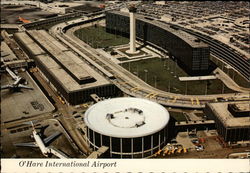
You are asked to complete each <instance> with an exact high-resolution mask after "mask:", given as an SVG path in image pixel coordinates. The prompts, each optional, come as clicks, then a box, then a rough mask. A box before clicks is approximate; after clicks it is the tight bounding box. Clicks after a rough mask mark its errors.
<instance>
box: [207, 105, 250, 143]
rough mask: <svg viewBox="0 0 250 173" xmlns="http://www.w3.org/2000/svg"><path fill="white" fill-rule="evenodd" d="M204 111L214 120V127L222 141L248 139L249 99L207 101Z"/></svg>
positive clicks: (249, 128) (249, 134) (249, 136)
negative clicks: (220, 101) (218, 101)
mask: <svg viewBox="0 0 250 173" xmlns="http://www.w3.org/2000/svg"><path fill="white" fill-rule="evenodd" d="M204 112H205V114H206V115H207V116H209V117H211V118H212V119H214V120H215V127H216V129H217V131H218V134H219V135H220V136H221V137H222V138H223V139H224V141H226V142H229V143H231V142H237V141H249V140H250V117H249V115H250V110H249V101H230V102H223V103H208V104H206V107H205V110H204Z"/></svg>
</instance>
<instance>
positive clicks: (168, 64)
mask: <svg viewBox="0 0 250 173" xmlns="http://www.w3.org/2000/svg"><path fill="white" fill-rule="evenodd" d="M169 61H170V60H169V57H168V68H167V69H168V70H169Z"/></svg>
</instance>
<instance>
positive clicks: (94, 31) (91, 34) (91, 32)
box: [74, 25, 129, 48]
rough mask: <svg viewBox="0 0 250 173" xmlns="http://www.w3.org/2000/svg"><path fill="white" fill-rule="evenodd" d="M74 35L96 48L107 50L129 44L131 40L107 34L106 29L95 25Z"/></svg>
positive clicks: (77, 31)
mask: <svg viewBox="0 0 250 173" xmlns="http://www.w3.org/2000/svg"><path fill="white" fill-rule="evenodd" d="M74 34H75V35H76V36H77V37H78V38H80V39H81V40H83V41H84V42H86V43H88V44H89V45H90V46H92V47H94V48H105V47H110V46H117V45H123V44H127V43H129V39H128V38H126V37H122V36H120V35H115V34H110V33H108V32H106V29H105V27H102V26H98V25H94V26H90V27H86V28H82V29H79V30H76V31H75V32H74Z"/></svg>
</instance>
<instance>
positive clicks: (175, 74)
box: [174, 60, 177, 78]
mask: <svg viewBox="0 0 250 173" xmlns="http://www.w3.org/2000/svg"><path fill="white" fill-rule="evenodd" d="M176 64H177V62H176V60H175V61H174V77H175V78H176V77H177V76H176Z"/></svg>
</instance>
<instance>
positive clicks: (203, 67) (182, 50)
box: [106, 11, 210, 75]
mask: <svg viewBox="0 0 250 173" xmlns="http://www.w3.org/2000/svg"><path fill="white" fill-rule="evenodd" d="M106 29H107V31H108V32H113V33H117V34H123V35H126V36H128V35H129V16H128V13H124V12H119V11H111V12H107V13H106ZM136 36H137V39H139V40H142V41H143V42H145V43H148V44H151V45H152V46H155V47H157V48H159V49H164V50H167V51H168V52H169V55H170V56H171V57H174V58H175V60H176V61H177V63H178V64H179V65H180V66H181V67H182V68H183V69H184V70H185V71H186V72H187V73H189V74H190V75H203V74H207V73H209V71H208V70H209V63H210V61H209V56H210V48H209V46H208V45H207V44H205V43H203V42H202V41H200V40H198V39H197V38H195V37H194V36H192V35H190V34H188V33H186V32H184V31H181V30H179V29H178V28H176V27H174V26H172V25H168V24H166V23H164V22H160V21H156V20H154V19H152V18H148V17H144V16H142V15H138V14H136Z"/></svg>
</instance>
